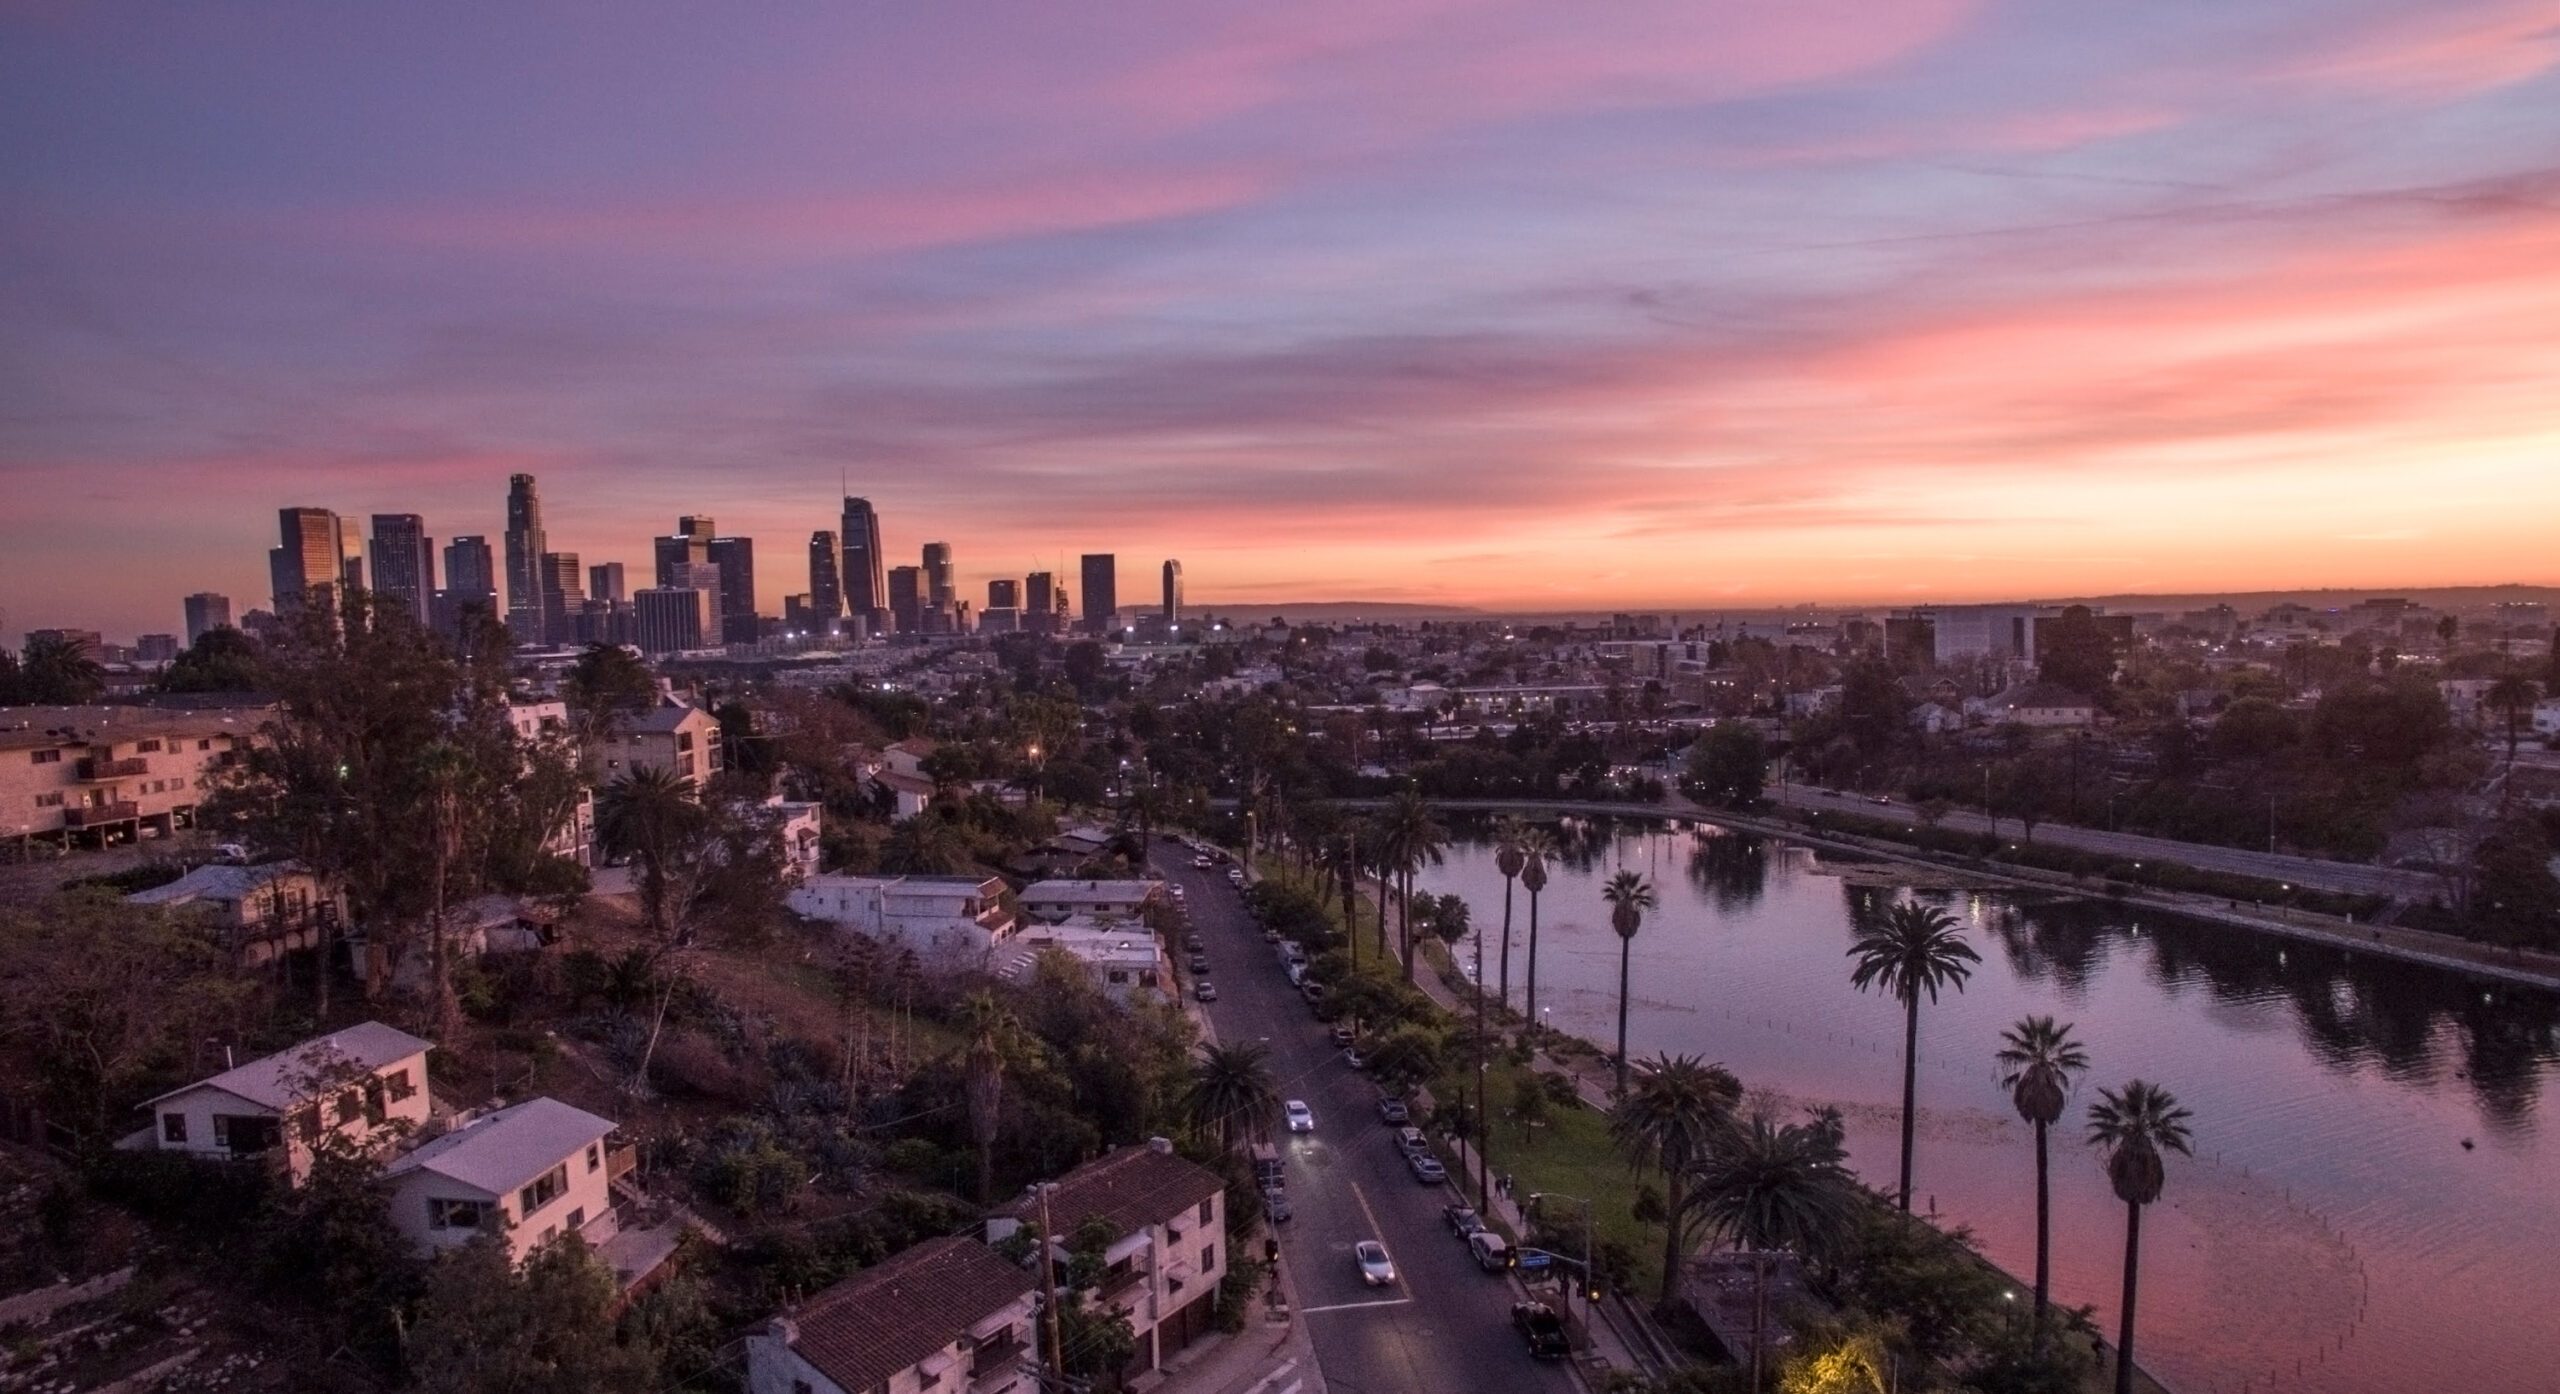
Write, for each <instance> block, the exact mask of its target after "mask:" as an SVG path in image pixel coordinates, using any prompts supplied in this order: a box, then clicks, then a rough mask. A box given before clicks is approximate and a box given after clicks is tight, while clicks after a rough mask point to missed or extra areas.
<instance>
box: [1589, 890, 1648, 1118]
mask: <svg viewBox="0 0 2560 1394" xmlns="http://www.w3.org/2000/svg"><path fill="white" fill-rule="evenodd" d="M1600 898H1601V899H1602V900H1605V901H1607V902H1609V927H1610V928H1612V929H1615V930H1616V931H1618V1097H1620V1098H1625V1097H1626V1093H1627V969H1628V964H1629V962H1630V961H1631V960H1632V959H1633V958H1634V957H1635V950H1636V931H1637V930H1639V929H1642V928H1644V912H1645V911H1647V910H1651V909H1653V908H1654V907H1655V906H1656V905H1659V904H1660V903H1661V902H1660V900H1659V899H1657V898H1656V897H1655V895H1654V893H1653V887H1652V885H1651V884H1650V883H1648V882H1647V881H1646V880H1645V879H1644V877H1643V876H1641V875H1639V874H1638V873H1636V872H1632V871H1621V872H1619V873H1618V874H1617V875H1615V876H1612V877H1610V878H1609V884H1608V885H1606V886H1603V887H1602V888H1601V889H1600Z"/></svg>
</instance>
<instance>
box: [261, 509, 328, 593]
mask: <svg viewBox="0 0 2560 1394" xmlns="http://www.w3.org/2000/svg"><path fill="white" fill-rule="evenodd" d="M344 527H345V524H344V522H343V521H342V520H341V519H340V518H339V517H338V515H337V514H335V513H332V512H330V511H329V510H328V509H325V508H280V509H277V510H276V530H277V532H278V533H279V534H280V535H281V539H282V540H281V541H280V542H279V544H278V545H277V546H275V547H274V548H272V549H270V550H269V551H268V553H267V579H268V581H269V582H270V583H271V589H272V590H273V592H274V599H275V608H276V614H277V615H279V616H283V617H291V616H293V615H298V614H300V613H302V611H303V610H304V609H305V608H306V607H309V606H313V605H317V606H319V607H320V608H322V609H324V610H326V611H328V612H329V613H331V614H335V613H337V612H338V610H339V606H340V601H341V600H342V599H343V598H344V593H345V590H346V584H347V575H346V546H347V543H346V541H345V540H344V532H343V529H344Z"/></svg>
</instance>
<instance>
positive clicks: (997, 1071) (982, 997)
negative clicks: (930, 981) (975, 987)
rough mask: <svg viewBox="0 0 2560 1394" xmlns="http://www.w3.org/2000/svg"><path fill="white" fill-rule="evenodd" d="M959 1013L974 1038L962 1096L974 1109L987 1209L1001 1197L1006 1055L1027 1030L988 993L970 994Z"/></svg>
mask: <svg viewBox="0 0 2560 1394" xmlns="http://www.w3.org/2000/svg"><path fill="white" fill-rule="evenodd" d="M959 1015H960V1025H961V1029H962V1030H963V1031H964V1032H965V1033H966V1034H967V1036H968V1038H969V1045H968V1048H967V1050H966V1051H965V1052H964V1053H963V1054H962V1056H961V1093H962V1096H963V1098H964V1100H965V1102H966V1103H967V1104H968V1108H969V1140H970V1141H971V1142H973V1143H975V1144H976V1145H977V1149H978V1203H979V1204H981V1205H986V1204H990V1203H992V1202H993V1200H994V1199H995V1155H996V1137H997V1135H998V1133H999V1131H1000V1130H1001V1129H1002V1127H1003V1125H1004V1071H1005V1056H1006V1053H1007V1047H1008V1046H1009V1045H1011V1044H1012V1043H1013V1040H1014V1038H1015V1037H1016V1036H1018V1035H1019V1034H1020V1031H1021V1026H1020V1024H1019V1023H1018V1022H1016V1021H1015V1020H1014V1016H1013V1013H1012V1012H1011V1011H1009V1010H1007V1009H1006V1007H1005V1006H1004V1004H1002V1003H1000V1002H998V1001H997V1000H996V999H995V996H994V994H992V993H988V992H976V993H972V994H970V995H969V998H968V1000H966V1001H964V1002H962V1003H961V1004H960V1014H959Z"/></svg>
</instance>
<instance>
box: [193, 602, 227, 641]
mask: <svg viewBox="0 0 2560 1394" xmlns="http://www.w3.org/2000/svg"><path fill="white" fill-rule="evenodd" d="M186 606H187V647H189V648H194V647H195V643H196V641H197V640H198V639H201V638H203V637H204V636H205V635H207V634H209V633H211V632H212V631H214V630H217V629H224V628H228V627H230V625H231V597H230V596H227V595H222V594H219V593H217V592H214V591H197V592H196V593H195V594H193V595H191V596H188V597H187V600H186Z"/></svg>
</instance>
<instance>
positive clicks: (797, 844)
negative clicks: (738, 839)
mask: <svg viewBox="0 0 2560 1394" xmlns="http://www.w3.org/2000/svg"><path fill="white" fill-rule="evenodd" d="M746 811H747V813H748V816H750V817H751V818H753V819H754V820H755V821H756V822H758V823H761V824H762V825H764V826H765V827H766V828H768V829H770V830H771V831H772V833H773V838H774V842H775V843H776V845H777V846H778V847H779V848H780V849H781V853H782V880H783V883H784V884H785V885H796V884H798V883H800V882H802V881H806V880H808V879H809V878H810V877H812V876H815V875H817V874H818V865H819V845H818V844H819V837H820V826H821V823H822V821H823V819H824V814H825V806H824V805H822V804H817V803H810V802H805V801H802V800H798V799H786V798H784V797H782V796H781V795H779V794H776V795H774V796H773V797H771V798H768V799H766V800H765V801H764V802H763V803H760V804H757V805H755V806H754V807H752V808H750V809H747V810H746Z"/></svg>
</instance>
